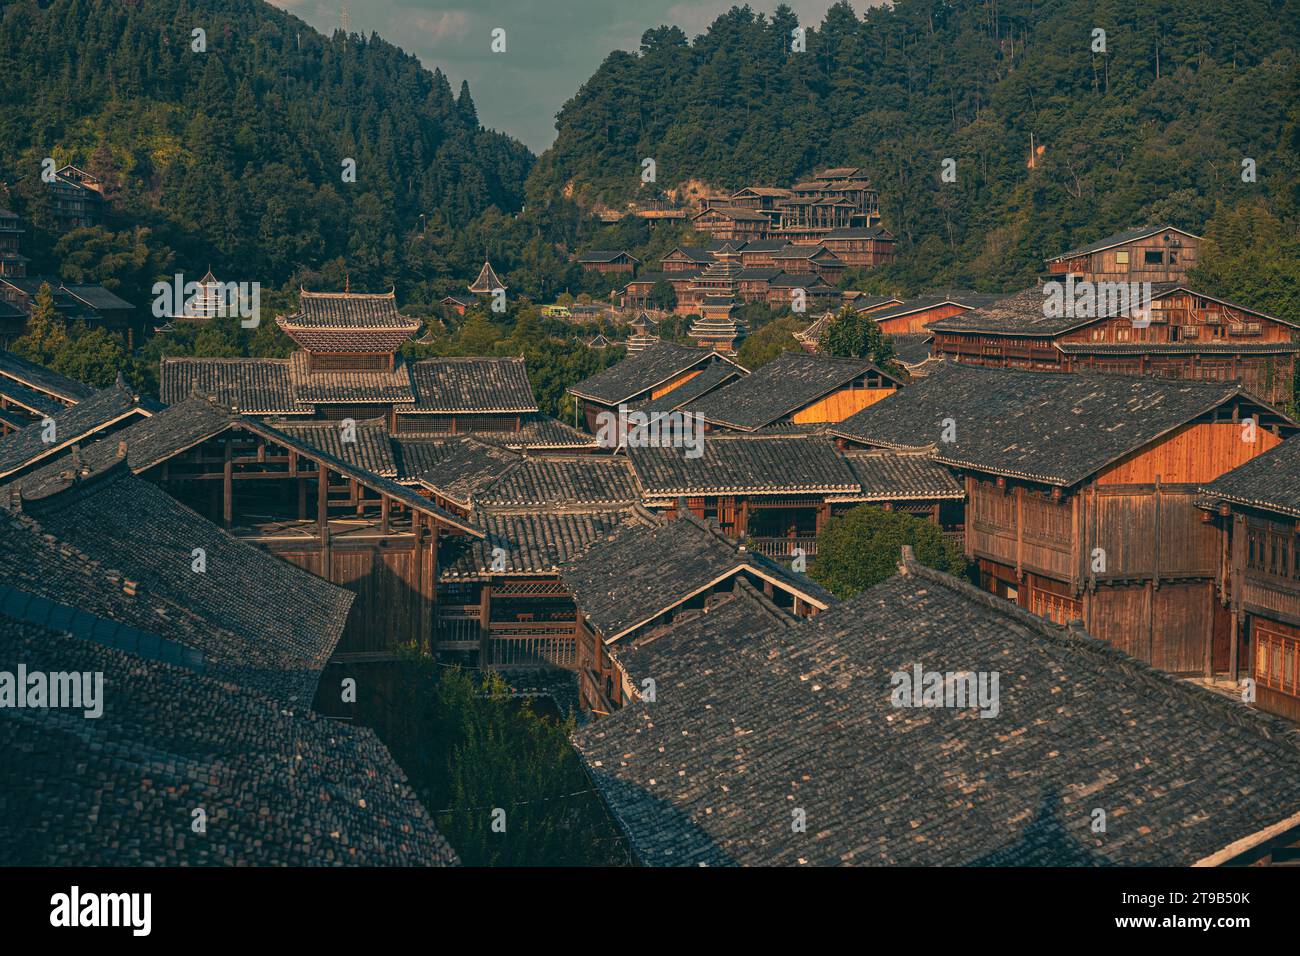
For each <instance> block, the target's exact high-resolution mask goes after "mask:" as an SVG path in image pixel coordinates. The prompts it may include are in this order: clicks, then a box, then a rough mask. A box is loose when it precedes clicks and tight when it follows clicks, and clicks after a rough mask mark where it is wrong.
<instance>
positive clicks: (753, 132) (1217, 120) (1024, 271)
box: [528, 0, 1300, 289]
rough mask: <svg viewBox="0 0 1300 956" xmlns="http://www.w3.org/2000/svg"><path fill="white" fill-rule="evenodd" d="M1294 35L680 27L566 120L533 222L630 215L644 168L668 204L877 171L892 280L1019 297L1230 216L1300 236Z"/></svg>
mask: <svg viewBox="0 0 1300 956" xmlns="http://www.w3.org/2000/svg"><path fill="white" fill-rule="evenodd" d="M1298 24H1300V3H1297V2H1295V0H1240V2H1234V3H1230V4H1228V3H1223V2H1221V0H1061V2H1052V3H1044V2H1042V0H950V2H946V3H936V2H933V0H897V2H896V3H894V4H893V6H892V7H875V8H872V9H869V10H867V11H866V12H865V14H864V15H863V16H861V17H859V16H858V15H856V14H855V13H854V11H853V9H852V8H851V7H850V6H849V5H848V4H846V3H840V4H837V5H835V6H833V7H832V8H831V9H830V10H829V11H828V13H827V14H826V17H825V19H824V20H823V22H822V23H821V24H820V25H813V24H808V25H806V27H807V32H806V51H805V52H802V53H800V52H791V41H792V37H791V31H792V30H794V29H795V28H796V27H798V26H799V23H798V20H797V18H796V17H795V15H794V14H793V13H792V12H791V11H790V10H789V9H788V8H786V7H784V6H783V7H779V8H778V9H777V10H776V12H775V13H774V14H772V15H771V16H770V17H769V16H764V15H763V14H760V13H755V12H753V11H752V10H751V9H750V8H749V7H740V8H733V9H732V10H730V11H729V12H728V13H726V14H724V15H723V16H721V17H719V18H718V19H717V20H716V21H715V22H714V23H713V24H712V26H711V27H710V28H709V29H708V30H707V32H706V33H704V34H703V35H702V36H699V37H696V38H695V39H694V40H688V38H687V36H686V35H685V34H684V33H683V32H682V31H681V30H680V29H678V28H676V27H661V28H658V29H654V30H650V31H647V32H646V33H645V35H644V36H643V38H642V43H641V48H640V50H639V51H638V52H636V53H628V52H615V53H612V54H610V56H609V57H607V58H606V60H605V62H604V63H603V64H602V65H601V67H600V68H599V69H598V70H597V72H596V73H595V74H594V75H593V76H592V77H591V78H590V79H589V80H588V81H587V83H585V84H584V85H583V87H582V88H581V89H580V90H579V91H578V93H577V94H576V95H575V96H574V97H573V99H571V100H570V101H569V102H568V103H567V104H566V105H565V106H564V108H563V109H562V111H561V112H560V114H559V117H558V130H559V137H558V139H557V141H556V143H555V145H554V147H553V148H552V149H550V150H549V151H547V152H546V153H545V154H543V156H542V157H541V158H540V160H539V162H538V164H537V166H536V167H535V168H534V170H533V173H532V175H531V177H530V179H529V184H528V192H529V196H530V201H534V200H535V199H536V198H537V197H542V196H545V195H553V194H555V193H556V192H558V191H561V190H564V189H566V188H571V189H572V190H573V193H574V195H576V196H577V197H578V198H579V199H580V200H583V201H587V202H597V201H603V202H617V201H622V200H626V199H629V198H634V197H635V196H636V195H637V193H638V191H639V190H641V189H642V186H641V181H640V173H641V162H642V160H643V159H645V158H647V157H648V158H653V159H654V160H655V161H656V166H657V169H656V172H657V182H656V183H655V186H656V187H658V188H660V189H671V188H673V187H674V186H676V185H678V184H680V183H682V182H684V181H690V180H697V181H702V182H704V183H706V184H708V185H709V186H711V187H715V188H738V187H741V186H746V185H757V184H762V185H790V184H792V183H793V182H796V181H797V180H799V179H800V178H801V177H805V176H807V175H808V174H809V173H811V172H812V171H813V170H814V169H816V168H818V167H822V166H827V165H860V166H865V167H866V168H868V169H869V170H870V171H871V172H872V175H873V177H874V179H875V182H876V185H877V187H878V188H879V190H880V194H881V203H882V213H883V217H884V224H885V225H886V226H887V227H888V228H889V229H891V230H892V231H894V232H895V233H896V234H897V235H898V236H899V237H900V240H901V242H900V246H901V251H902V253H903V256H904V259H903V262H901V263H900V264H899V265H898V266H897V267H895V268H894V269H893V270H890V271H889V272H887V273H884V274H883V276H882V277H883V278H891V279H893V280H896V281H899V282H901V283H902V284H903V285H921V284H927V283H938V282H946V283H950V284H960V285H968V284H977V285H979V286H981V287H983V288H991V289H1002V288H1008V287H1011V286H1014V285H1015V284H1017V283H1020V282H1024V281H1027V280H1028V279H1030V278H1031V277H1032V276H1033V275H1034V274H1035V273H1036V272H1037V271H1039V270H1040V269H1041V267H1042V257H1043V256H1044V255H1045V254H1047V253H1048V252H1052V251H1060V250H1062V249H1065V248H1068V247H1069V246H1071V245H1072V244H1076V243H1077V242H1080V241H1087V240H1091V239H1095V238H1098V237H1100V236H1102V235H1104V234H1106V233H1108V232H1113V231H1117V230H1120V229H1123V228H1126V227H1129V226H1132V225H1142V224H1147V223H1151V222H1164V221H1170V222H1173V223H1175V224H1179V225H1183V226H1186V227H1189V228H1192V229H1193V230H1196V231H1200V230H1202V229H1204V228H1205V227H1206V224H1207V221H1208V220H1209V219H1211V217H1213V216H1214V215H1215V213H1216V208H1218V207H1219V204H1224V206H1225V207H1228V208H1229V209H1230V208H1231V207H1235V206H1237V205H1238V204H1242V203H1252V204H1258V205H1255V206H1253V208H1256V209H1258V210H1260V212H1261V214H1262V215H1263V216H1264V217H1265V218H1267V217H1278V218H1279V219H1286V218H1289V217H1292V216H1293V215H1294V210H1295V208H1296V204H1297V201H1298V200H1300V195H1298V193H1300V186H1298V185H1297V182H1298V174H1300V163H1298V162H1297V146H1298V145H1300V134H1298V133H1297V117H1298V115H1300V113H1298V112H1297V110H1298V107H1297V96H1296V93H1297V88H1298V87H1300V73H1298V72H1297V58H1296V38H1297V29H1298V27H1297V25H1298ZM1095 30H1104V31H1105V37H1104V44H1105V46H1104V52H1094V46H1095V45H1097V44H1096V41H1097V40H1098V39H1099V37H1098V36H1097V35H1095V34H1094V31H1095ZM1031 137H1032V139H1031ZM1031 142H1032V143H1033V144H1034V146H1035V147H1036V150H1035V151H1036V153H1037V155H1036V156H1035V157H1034V162H1033V164H1032V168H1031V165H1030V148H1031V147H1030V144H1031ZM945 158H952V159H954V160H956V181H955V182H952V183H945V182H942V181H941V177H940V173H941V167H942V162H943V160H944V159H945ZM1245 158H1251V159H1253V160H1254V161H1255V165H1256V170H1257V181H1256V182H1254V183H1247V182H1243V181H1242V177H1241V173H1242V165H1241V164H1242V160H1243V159H1245ZM1221 213H1222V210H1221ZM1212 232H1213V231H1212ZM1291 235H1292V236H1293V235H1294V230H1293V229H1292V230H1291Z"/></svg>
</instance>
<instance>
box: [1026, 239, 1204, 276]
mask: <svg viewBox="0 0 1300 956" xmlns="http://www.w3.org/2000/svg"><path fill="white" fill-rule="evenodd" d="M1200 249H1201V237H1200V236H1196V235H1193V234H1192V233H1190V232H1187V231H1186V230H1185V229H1178V228H1177V227H1175V226H1146V227H1142V228H1138V229H1128V230H1126V231H1124V232H1118V233H1115V234H1114V235H1113V236H1107V237H1106V238H1104V239H1099V240H1097V241H1096V242H1093V243H1089V244H1088V245H1085V246H1079V247H1078V248H1076V249H1070V250H1068V251H1066V252H1062V253H1060V254H1059V255H1055V256H1051V257H1049V258H1048V259H1047V260H1046V261H1047V271H1048V273H1049V275H1051V276H1052V277H1054V278H1055V277H1058V276H1059V277H1064V276H1066V275H1074V276H1077V277H1079V278H1081V279H1089V280H1092V281H1098V280H1106V281H1112V282H1185V281H1187V273H1188V271H1189V270H1191V269H1194V268H1196V265H1197V263H1198V261H1199V259H1200Z"/></svg>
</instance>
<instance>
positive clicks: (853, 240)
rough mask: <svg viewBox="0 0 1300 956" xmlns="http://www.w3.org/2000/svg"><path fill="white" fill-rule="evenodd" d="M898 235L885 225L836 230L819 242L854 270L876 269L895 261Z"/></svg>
mask: <svg viewBox="0 0 1300 956" xmlns="http://www.w3.org/2000/svg"><path fill="white" fill-rule="evenodd" d="M895 242H896V240H895V239H894V234H893V233H891V232H890V231H889V230H888V229H884V228H882V227H881V226H871V227H869V228H863V227H858V228H843V229H832V230H831V231H830V232H828V233H826V235H824V236H822V237H821V239H820V240H818V245H820V246H821V247H822V248H823V249H826V250H827V251H829V252H833V253H834V254H835V256H836V258H838V259H839V260H840V261H841V262H843V263H844V265H845V266H847V267H848V268H850V269H874V268H875V267H876V266H883V265H888V264H889V263H891V262H893V261H894V246H895Z"/></svg>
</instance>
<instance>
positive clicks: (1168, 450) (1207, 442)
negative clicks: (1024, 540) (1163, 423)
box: [1097, 422, 1282, 485]
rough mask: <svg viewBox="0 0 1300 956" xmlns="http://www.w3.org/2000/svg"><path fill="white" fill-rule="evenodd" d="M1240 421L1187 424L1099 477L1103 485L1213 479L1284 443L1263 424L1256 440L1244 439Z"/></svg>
mask: <svg viewBox="0 0 1300 956" xmlns="http://www.w3.org/2000/svg"><path fill="white" fill-rule="evenodd" d="M1243 433H1244V429H1243V427H1242V425H1241V423H1240V422H1197V423H1193V424H1190V425H1185V426H1183V427H1182V428H1180V429H1178V430H1177V431H1176V432H1175V433H1174V434H1173V435H1171V436H1170V437H1167V438H1165V439H1163V440H1161V441H1160V442H1159V443H1158V444H1155V445H1151V446H1148V447H1147V448H1145V449H1142V450H1140V451H1137V452H1134V453H1133V454H1132V455H1129V456H1128V457H1127V458H1125V459H1123V460H1121V461H1118V462H1116V463H1115V464H1113V465H1111V466H1109V467H1108V468H1106V469H1105V470H1104V471H1102V472H1101V473H1100V474H1099V475H1098V476H1097V483H1098V484H1101V485H1134V484H1139V485H1140V484H1152V483H1154V482H1155V481H1156V479H1157V478H1159V479H1160V481H1162V482H1163V483H1165V484H1171V485H1172V484H1180V483H1205V482H1210V481H1214V479H1216V478H1218V477H1219V476H1220V475H1222V474H1224V473H1225V472H1228V471H1231V470H1232V469H1233V468H1236V467H1237V466H1238V465H1244V464H1245V463H1246V462H1248V461H1250V459H1252V458H1254V457H1255V456H1256V455H1262V454H1263V453H1264V452H1266V451H1268V450H1269V449H1270V448H1274V447H1276V446H1277V445H1279V444H1281V442H1282V439H1280V438H1278V437H1277V436H1276V435H1274V434H1273V433H1272V432H1269V431H1265V430H1264V428H1262V427H1257V428H1256V429H1255V441H1254V442H1253V443H1252V442H1245V441H1242V435H1243Z"/></svg>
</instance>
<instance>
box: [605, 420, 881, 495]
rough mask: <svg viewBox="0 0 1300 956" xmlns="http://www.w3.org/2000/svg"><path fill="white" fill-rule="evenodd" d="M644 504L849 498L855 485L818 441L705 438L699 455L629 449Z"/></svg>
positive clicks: (841, 460)
mask: <svg viewBox="0 0 1300 956" xmlns="http://www.w3.org/2000/svg"><path fill="white" fill-rule="evenodd" d="M628 459H629V460H630V461H631V462H632V467H633V468H634V469H636V474H637V478H638V479H639V480H640V482H641V487H642V488H644V489H645V494H646V496H647V497H649V498H676V497H678V496H679V495H687V496H691V495H738V494H739V495H782V494H833V493H837V494H849V493H853V492H857V491H858V490H859V485H858V480H857V478H856V477H855V476H854V474H853V472H852V471H851V470H850V469H849V466H848V464H847V463H846V462H845V460H844V456H843V455H841V454H840V453H839V452H838V451H837V450H836V449H835V446H834V444H833V443H831V442H830V441H827V440H826V439H824V438H819V437H802V436H793V437H788V438H787V437H779V438H778V437H771V438H769V437H762V438H760V437H755V436H750V435H743V436H742V435H735V436H723V435H717V434H710V435H706V436H705V438H704V443H703V454H702V455H700V456H699V457H698V458H687V457H686V455H685V454H684V451H683V449H681V448H649V447H648V448H629V449H628Z"/></svg>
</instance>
